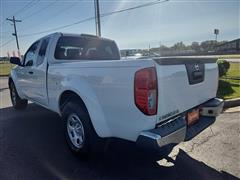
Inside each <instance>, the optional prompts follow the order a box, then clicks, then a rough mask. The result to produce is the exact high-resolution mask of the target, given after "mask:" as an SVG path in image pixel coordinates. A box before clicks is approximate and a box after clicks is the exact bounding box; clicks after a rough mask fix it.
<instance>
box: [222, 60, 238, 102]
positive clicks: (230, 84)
mask: <svg viewBox="0 0 240 180" xmlns="http://www.w3.org/2000/svg"><path fill="white" fill-rule="evenodd" d="M226 77H235V78H237V77H238V78H240V63H230V68H229V70H228V72H227V74H226V75H225V76H223V77H222V78H220V80H219V87H218V92H217V96H218V97H220V98H223V99H233V98H240V79H238V80H237V79H225V78H226Z"/></svg>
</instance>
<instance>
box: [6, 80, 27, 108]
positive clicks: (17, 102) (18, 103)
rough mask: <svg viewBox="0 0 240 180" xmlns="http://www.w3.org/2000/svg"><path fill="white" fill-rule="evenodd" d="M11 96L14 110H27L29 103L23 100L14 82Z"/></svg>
mask: <svg viewBox="0 0 240 180" xmlns="http://www.w3.org/2000/svg"><path fill="white" fill-rule="evenodd" d="M10 96H11V101H12V105H13V108H14V109H16V110H23V109H26V107H27V104H28V101H27V100H26V99H21V98H20V97H19V95H18V93H17V90H16V87H15V85H14V83H13V82H11V84H10Z"/></svg>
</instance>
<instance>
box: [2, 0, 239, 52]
mask: <svg viewBox="0 0 240 180" xmlns="http://www.w3.org/2000/svg"><path fill="white" fill-rule="evenodd" d="M0 1H1V9H0V47H1V44H4V43H5V42H8V41H9V40H11V39H12V38H14V37H13V36H12V35H11V33H12V32H13V26H12V25H11V23H10V22H7V21H6V20H5V19H6V18H7V17H10V16H12V15H14V14H15V16H16V18H17V19H22V22H21V23H17V29H18V34H19V36H20V38H19V43H20V51H21V53H22V54H23V53H24V52H25V51H26V49H27V48H28V46H29V45H31V43H32V42H33V41H35V40H37V39H38V38H40V37H42V36H44V35H46V34H49V33H51V32H48V33H42V34H39V35H34V36H26V37H21V36H22V35H26V34H31V33H36V32H41V31H44V30H48V29H52V28H55V27H59V26H62V25H66V24H71V23H74V22H76V21H79V20H82V19H85V18H88V17H92V16H94V3H93V0H69V1H66V0H65V1H63V0H51V1H46V0H35V1H33V2H32V4H30V5H31V6H30V5H29V6H30V7H29V8H25V10H23V11H21V12H19V10H20V9H22V8H23V7H24V6H26V4H28V3H29V2H31V0H29V1H26V0H22V1H21V0H18V1H16V0H0ZM99 1H100V12H101V13H106V12H111V11H115V10H120V9H125V8H129V7H133V6H136V5H140V4H144V3H147V2H152V1H154V0H123V1H121V0H99ZM101 23H102V36H103V37H107V38H111V39H114V40H116V42H117V44H118V45H119V47H120V49H125V48H148V45H149V44H150V45H151V47H156V46H159V43H161V44H164V45H168V46H170V45H173V44H174V43H176V42H179V41H183V42H184V43H186V44H189V43H191V42H192V41H199V42H201V41H204V40H212V39H214V34H213V30H214V28H218V29H220V35H219V40H232V39H235V38H239V37H240V1H238V0H225V1H224V0H170V1H168V2H165V3H161V4H158V5H154V6H150V7H145V8H141V9H136V10H132V11H128V12H123V13H119V14H115V15H112V16H108V17H104V18H102V19H101ZM57 31H61V32H71V33H90V34H95V22H94V20H92V21H89V22H85V23H82V24H77V25H75V26H71V27H68V28H64V29H61V30H57ZM53 32H55V31H53ZM16 49H17V48H16V42H15V41H14V40H13V41H11V42H10V43H8V44H7V45H5V46H3V47H1V49H0V56H6V54H7V51H9V52H12V51H13V50H16Z"/></svg>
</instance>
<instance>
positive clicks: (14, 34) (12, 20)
mask: <svg viewBox="0 0 240 180" xmlns="http://www.w3.org/2000/svg"><path fill="white" fill-rule="evenodd" d="M6 20H7V21H11V22H13V26H14V33H12V35H13V36H15V37H16V43H17V49H18V52H20V51H19V43H18V35H17V28H16V22H22V21H21V20H16V19H15V17H14V16H13V18H12V19H10V18H7V19H6Z"/></svg>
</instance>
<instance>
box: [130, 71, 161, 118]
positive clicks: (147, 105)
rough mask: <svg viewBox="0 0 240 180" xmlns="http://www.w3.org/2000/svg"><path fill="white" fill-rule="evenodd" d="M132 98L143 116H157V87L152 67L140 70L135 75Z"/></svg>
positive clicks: (155, 75)
mask: <svg viewBox="0 0 240 180" xmlns="http://www.w3.org/2000/svg"><path fill="white" fill-rule="evenodd" d="M134 98H135V104H136V106H137V107H138V109H139V110H140V111H142V112H143V113H144V114H146V115H156V114H157V104H158V85H157V73H156V69H155V68H154V67H151V68H145V69H141V70H139V71H137V72H136V73H135V79H134Z"/></svg>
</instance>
